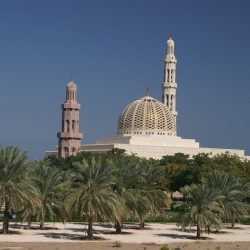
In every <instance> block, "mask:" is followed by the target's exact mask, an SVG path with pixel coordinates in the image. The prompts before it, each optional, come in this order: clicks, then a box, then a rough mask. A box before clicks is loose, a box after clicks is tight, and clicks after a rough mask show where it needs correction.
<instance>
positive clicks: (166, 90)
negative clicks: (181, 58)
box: [162, 38, 177, 123]
mask: <svg viewBox="0 0 250 250" xmlns="http://www.w3.org/2000/svg"><path fill="white" fill-rule="evenodd" d="M176 63H177V60H176V58H175V55H174V41H173V40H172V39H171V38H170V39H169V40H168V41H167V55H166V57H165V60H164V76H163V84H162V102H163V103H164V104H165V105H166V106H167V107H168V109H169V110H170V112H171V113H172V115H173V118H174V120H175V123H176V117H177V111H176V89H177V83H176Z"/></svg>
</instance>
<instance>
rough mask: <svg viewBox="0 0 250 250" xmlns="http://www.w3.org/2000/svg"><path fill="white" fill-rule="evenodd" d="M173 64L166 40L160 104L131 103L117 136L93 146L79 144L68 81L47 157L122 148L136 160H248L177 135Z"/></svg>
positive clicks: (75, 108)
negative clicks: (201, 156)
mask: <svg viewBox="0 0 250 250" xmlns="http://www.w3.org/2000/svg"><path fill="white" fill-rule="evenodd" d="M176 64H177V60H176V57H175V53H174V41H173V40H172V39H171V38H170V39H169V40H168V41H167V53H166V57H165V60H164V77H163V84H162V101H159V100H157V99H155V98H153V97H151V96H150V93H149V90H147V93H146V96H144V97H142V98H140V99H138V100H135V101H134V102H132V103H130V104H129V105H128V106H127V107H125V108H124V110H123V111H122V112H121V115H120V117H119V119H118V125H117V133H116V134H115V135H114V136H112V137H110V138H104V139H99V140H98V141H97V142H96V144H82V145H81V140H82V139H83V134H82V133H80V132H79V118H80V104H79V103H78V101H77V85H76V84H75V83H74V82H73V81H71V82H69V83H68V84H67V87H66V100H65V102H64V104H62V106H61V108H62V125H61V131H60V132H59V133H57V138H58V147H57V149H56V150H54V151H47V152H46V155H58V157H62V158H65V157H68V156H71V155H75V154H76V153H77V152H81V151H85V152H97V153H103V152H107V151H110V150H112V149H114V148H118V149H124V150H125V151H126V153H127V154H135V155H137V156H139V157H145V158H154V159H161V158H162V157H163V156H165V155H174V154H175V153H184V154H188V155H190V157H192V156H193V155H196V154H199V153H210V154H211V155H215V154H221V153H225V152H229V153H230V154H236V155H238V156H239V157H242V158H247V159H249V160H250V156H245V153H244V150H240V149H222V148H203V147H200V145H199V142H197V141H195V140H194V139H183V138H181V137H179V136H177V131H176V121H177V119H176V118H177V115H178V113H177V111H176V90H177V83H176Z"/></svg>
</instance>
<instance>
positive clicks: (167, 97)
mask: <svg viewBox="0 0 250 250" xmlns="http://www.w3.org/2000/svg"><path fill="white" fill-rule="evenodd" d="M166 99H167V107H168V104H169V95H166Z"/></svg>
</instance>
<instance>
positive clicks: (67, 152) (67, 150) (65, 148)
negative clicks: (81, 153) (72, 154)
mask: <svg viewBox="0 0 250 250" xmlns="http://www.w3.org/2000/svg"><path fill="white" fill-rule="evenodd" d="M64 153H65V157H68V156H69V149H68V148H67V147H64Z"/></svg>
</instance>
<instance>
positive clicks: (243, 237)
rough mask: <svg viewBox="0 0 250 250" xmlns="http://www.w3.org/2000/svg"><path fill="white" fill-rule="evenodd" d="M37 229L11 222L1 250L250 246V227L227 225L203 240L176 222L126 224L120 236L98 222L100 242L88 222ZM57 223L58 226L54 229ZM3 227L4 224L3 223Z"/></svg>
mask: <svg viewBox="0 0 250 250" xmlns="http://www.w3.org/2000/svg"><path fill="white" fill-rule="evenodd" d="M33 226H34V228H35V229H33V230H27V229H25V225H20V224H17V225H11V234H9V235H3V234H0V250H7V249H8V250H11V249H13V250H14V249H23V250H24V249H25V250H26V249H27V250H33V249H34V250H40V249H47V250H52V249H65V250H66V249H72V250H77V249H85V250H88V249H96V250H99V249H103V250H105V249H114V247H113V244H114V242H115V241H117V242H119V243H120V244H121V246H120V249H126V250H127V249H128V250H129V249H131V250H132V249H138V250H139V249H144V250H145V249H147V250H151V249H155V250H156V249H160V247H161V246H162V245H163V244H168V245H169V247H170V249H177V250H179V249H186V250H189V249H190V250H191V249H193V250H194V249H205V250H212V249H215V250H224V249H225V250H226V249H228V250H231V249H232V250H234V249H244V250H248V249H250V226H246V225H236V229H230V228H229V227H227V226H226V225H225V226H224V228H223V229H222V230H221V233H211V234H209V235H207V234H203V235H202V236H203V238H202V240H199V241H197V240H196V239H195V235H196V232H195V230H194V229H190V230H186V231H184V232H182V231H181V230H180V229H179V228H178V227H176V225H175V224H157V223H150V224H147V225H146V229H145V230H138V226H137V225H132V224H131V225H130V224H126V225H124V228H123V233H122V234H120V235H116V234H115V233H114V228H113V226H112V225H110V224H95V225H94V232H95V236H97V237H98V238H99V240H98V241H97V242H90V241H87V240H84V236H85V235H86V225H85V224H81V223H68V224H66V225H65V226H64V225H63V224H61V223H56V224H55V225H53V224H46V226H47V227H51V229H48V230H39V229H38V225H37V224H33ZM53 226H54V229H53V228H52V227H53ZM0 227H2V225H1V224H0ZM70 243H71V244H70Z"/></svg>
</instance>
